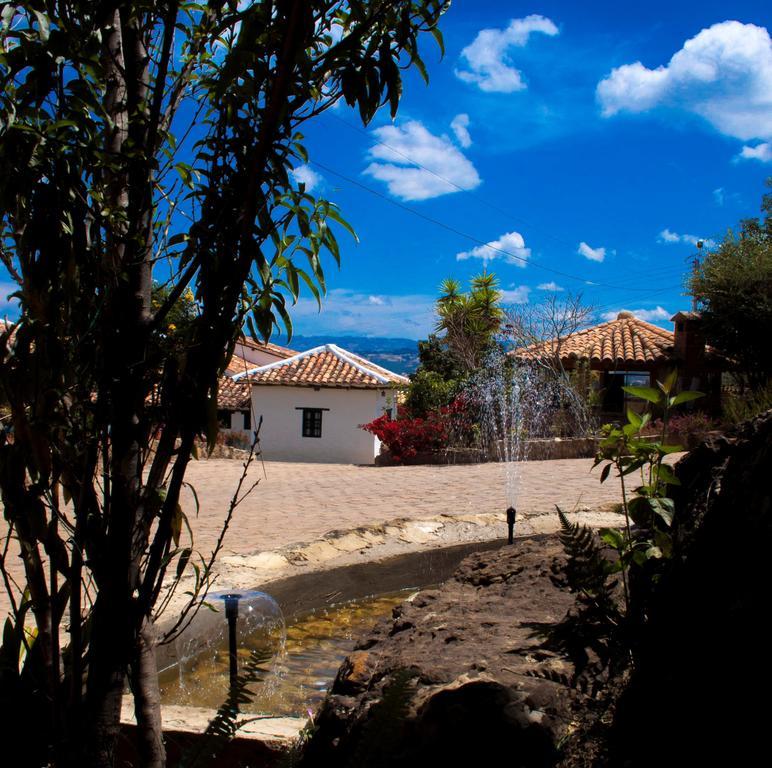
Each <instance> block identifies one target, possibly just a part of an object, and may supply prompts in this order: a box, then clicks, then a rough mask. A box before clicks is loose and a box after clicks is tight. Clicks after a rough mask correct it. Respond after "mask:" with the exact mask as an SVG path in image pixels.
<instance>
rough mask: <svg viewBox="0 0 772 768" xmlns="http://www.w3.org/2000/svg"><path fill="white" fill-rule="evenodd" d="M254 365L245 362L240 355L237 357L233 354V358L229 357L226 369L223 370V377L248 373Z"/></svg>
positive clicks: (247, 361)
mask: <svg viewBox="0 0 772 768" xmlns="http://www.w3.org/2000/svg"><path fill="white" fill-rule="evenodd" d="M254 367H255V364H254V363H252V362H250V361H249V360H247V359H246V358H245V357H242V356H241V355H237V354H236V353H235V352H234V353H233V357H231V359H230V362H229V363H228V367H227V368H226V369H225V375H226V376H235V375H236V374H237V373H244V372H246V371H248V370H249V369H250V368H254Z"/></svg>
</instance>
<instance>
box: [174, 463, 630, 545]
mask: <svg viewBox="0 0 772 768" xmlns="http://www.w3.org/2000/svg"><path fill="white" fill-rule="evenodd" d="M591 468H592V460H591V459H559V460H553V461H531V462H527V463H526V464H523V465H520V472H521V477H520V483H519V488H520V490H519V493H518V497H517V500H516V506H517V508H518V513H519V514H520V513H523V514H524V515H525V514H528V515H534V514H547V513H553V512H554V511H555V504H560V505H561V507H562V508H564V509H566V510H567V511H570V510H572V509H574V508H575V507H583V508H587V507H589V508H593V507H597V506H600V505H605V504H608V503H611V502H615V501H618V500H619V487H618V483H617V482H616V481H614V480H613V479H611V478H610V479H609V480H608V481H607V482H606V483H604V484H603V485H601V484H600V479H599V478H600V472H599V471H597V470H596V471H594V472H591ZM505 469H506V465H504V464H495V463H492V464H465V465H451V466H416V467H360V466H353V465H344V464H302V463H290V462H266V463H265V464H263V465H260V464H259V463H257V464H255V465H254V466H253V468H252V469H251V470H250V480H249V481H248V483H247V485H249V484H251V482H254V480H257V479H258V478H259V479H260V483H259V485H258V486H257V488H255V490H254V491H253V492H252V494H251V495H250V496H248V497H247V498H246V499H245V500H244V501H243V502H242V503H241V505H240V506H239V507H238V509H237V510H236V515H235V518H234V521H233V524H232V526H231V530H230V531H229V532H228V535H227V537H226V539H225V547H224V552H225V554H242V555H243V554H251V553H255V552H259V551H263V550H269V549H276V548H278V547H283V546H286V545H289V544H294V543H296V542H302V541H310V540H311V539H316V538H318V537H320V536H322V535H323V534H325V533H327V532H329V531H332V530H346V529H350V528H356V527H358V526H363V525H372V524H376V523H382V522H386V521H388V520H392V519H394V518H414V519H424V518H429V517H434V516H436V515H441V514H448V515H455V514H464V515H468V514H470V513H472V514H478V513H479V514H482V513H500V514H501V516H502V520H503V519H504V511H505V509H506V508H507V506H508V501H507V498H506V491H505V488H506V485H507V483H506V473H505ZM240 471H241V465H240V464H239V462H237V461H232V460H225V459H209V460H205V461H200V462H193V463H192V465H191V467H190V469H189V470H188V473H187V479H188V481H189V482H190V483H191V484H192V485H193V486H194V487H195V489H196V492H197V494H198V499H199V503H200V512H199V515H198V517H197V518H196V517H195V505H194V503H193V500H192V496H191V495H188V496H187V498H186V499H185V500H184V502H183V508H184V509H185V510H186V512H187V513H188V515H189V517H190V522H191V526H192V528H193V531H194V533H195V535H196V539H197V542H196V543H197V547H198V548H201V549H202V550H203V551H206V550H208V549H209V548H211V545H212V543H213V542H214V540H215V538H216V535H217V532H218V531H219V526H220V524H221V522H222V519H223V516H224V514H225V511H226V510H227V507H228V503H229V501H230V496H231V494H232V492H233V489H234V488H235V486H236V482H237V481H238V476H239V474H240Z"/></svg>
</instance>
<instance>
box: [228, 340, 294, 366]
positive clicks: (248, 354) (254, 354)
mask: <svg viewBox="0 0 772 768" xmlns="http://www.w3.org/2000/svg"><path fill="white" fill-rule="evenodd" d="M233 354H234V355H238V356H239V357H243V358H244V359H245V360H249V362H250V363H253V364H254V366H255V368H257V367H258V366H261V365H268V363H275V362H276V361H277V360H284V356H283V355H276V354H273V353H272V352H269V351H268V350H267V349H255V348H254V347H250V346H248V345H247V344H241V343H239V342H236V346H235V347H234V348H233Z"/></svg>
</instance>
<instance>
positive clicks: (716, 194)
mask: <svg viewBox="0 0 772 768" xmlns="http://www.w3.org/2000/svg"><path fill="white" fill-rule="evenodd" d="M713 200H714V201H715V203H716V205H719V206H721V205H723V204H724V201H725V200H726V190H725V189H724V188H723V187H718V188H717V189H714V190H713Z"/></svg>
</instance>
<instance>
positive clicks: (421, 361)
mask: <svg viewBox="0 0 772 768" xmlns="http://www.w3.org/2000/svg"><path fill="white" fill-rule="evenodd" d="M418 370H419V371H430V372H432V373H438V374H439V375H440V376H441V377H442V378H443V380H445V381H458V380H459V379H461V378H462V377H463V375H464V372H463V371H462V370H461V368H460V367H459V364H458V361H457V360H456V358H455V357H454V356H453V354H452V353H451V351H450V349H449V348H448V343H447V339H446V338H445V337H444V336H438V335H437V334H435V333H430V334H429V338H428V339H426V340H425V341H419V342H418Z"/></svg>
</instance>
